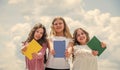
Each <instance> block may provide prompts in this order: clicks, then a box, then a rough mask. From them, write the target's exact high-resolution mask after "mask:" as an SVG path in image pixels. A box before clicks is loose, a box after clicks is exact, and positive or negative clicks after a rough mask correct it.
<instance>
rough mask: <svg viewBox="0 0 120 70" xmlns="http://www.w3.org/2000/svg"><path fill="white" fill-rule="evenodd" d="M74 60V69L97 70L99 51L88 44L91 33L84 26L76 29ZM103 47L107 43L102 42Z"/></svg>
mask: <svg viewBox="0 0 120 70" xmlns="http://www.w3.org/2000/svg"><path fill="white" fill-rule="evenodd" d="M73 39H74V47H73V48H74V49H73V50H74V53H73V54H74V60H73V70H97V69H98V67H97V57H96V56H97V54H98V51H92V50H91V49H90V48H89V47H88V46H87V45H86V44H87V42H88V41H89V34H88V32H86V31H85V30H83V29H82V28H78V29H76V30H75V31H74V34H73ZM102 47H105V44H104V43H102Z"/></svg>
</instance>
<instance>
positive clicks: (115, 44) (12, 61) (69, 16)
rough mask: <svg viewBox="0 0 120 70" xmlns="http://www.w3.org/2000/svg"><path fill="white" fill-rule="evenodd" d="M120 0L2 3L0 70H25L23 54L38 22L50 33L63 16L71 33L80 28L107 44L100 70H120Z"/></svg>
mask: <svg viewBox="0 0 120 70" xmlns="http://www.w3.org/2000/svg"><path fill="white" fill-rule="evenodd" d="M119 3H120V0H0V9H1V10H0V70H14V69H16V70H25V61H24V56H23V55H22V54H21V52H20V48H21V42H22V41H24V40H25V39H26V38H27V36H28V33H29V31H30V29H31V28H32V26H33V25H35V23H39V22H40V23H42V24H44V25H45V26H46V28H47V32H48V33H49V30H50V25H51V22H52V20H53V19H54V18H55V17H57V16H61V17H63V18H64V19H65V20H66V22H67V24H68V26H69V28H70V31H71V33H73V31H74V29H76V28H78V27H81V28H84V29H85V30H87V31H88V32H89V34H90V37H91V38H92V36H94V35H95V36H97V37H98V38H99V39H100V40H101V41H103V42H105V43H106V44H107V49H106V50H105V51H104V52H103V54H102V55H101V56H99V57H98V68H99V70H119V69H120V66H119V65H120V57H119V54H120V44H119V41H120V31H119V30H120V28H119V27H120V8H119Z"/></svg>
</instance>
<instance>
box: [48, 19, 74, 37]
mask: <svg viewBox="0 0 120 70" xmlns="http://www.w3.org/2000/svg"><path fill="white" fill-rule="evenodd" d="M58 19H59V20H62V21H63V23H64V30H63V34H64V36H65V37H67V38H72V35H71V34H70V30H69V28H68V26H67V24H66V22H65V20H64V19H63V18H62V17H56V18H54V20H53V21H52V26H51V32H50V35H51V36H56V32H55V30H54V28H53V25H54V22H55V21H56V20H58Z"/></svg>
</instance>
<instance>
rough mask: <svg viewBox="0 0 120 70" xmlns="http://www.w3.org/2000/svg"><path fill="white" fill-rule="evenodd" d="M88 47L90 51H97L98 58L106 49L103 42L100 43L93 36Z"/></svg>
mask: <svg viewBox="0 0 120 70" xmlns="http://www.w3.org/2000/svg"><path fill="white" fill-rule="evenodd" d="M87 45H88V47H89V48H91V49H92V50H96V51H98V56H100V55H101V54H102V53H103V51H104V50H105V49H106V45H105V44H104V43H103V42H100V40H99V39H98V38H97V37H96V36H94V37H93V38H92V39H91V40H90V41H89V42H88V43H87Z"/></svg>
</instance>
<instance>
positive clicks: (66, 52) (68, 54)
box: [65, 49, 70, 58]
mask: <svg viewBox="0 0 120 70" xmlns="http://www.w3.org/2000/svg"><path fill="white" fill-rule="evenodd" d="M65 57H67V58H69V57H70V52H68V49H66V51H65Z"/></svg>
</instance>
